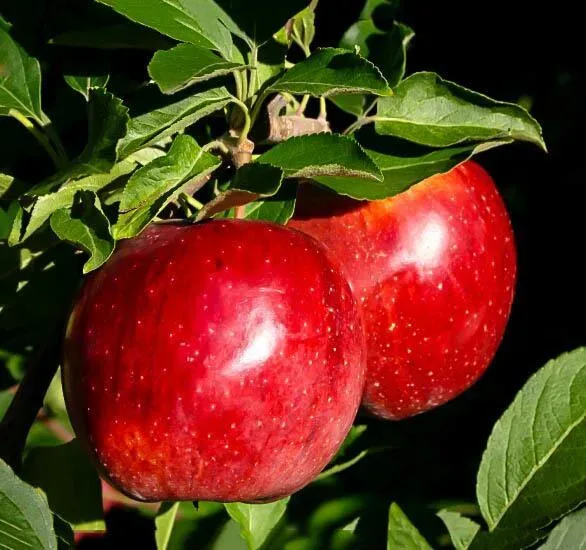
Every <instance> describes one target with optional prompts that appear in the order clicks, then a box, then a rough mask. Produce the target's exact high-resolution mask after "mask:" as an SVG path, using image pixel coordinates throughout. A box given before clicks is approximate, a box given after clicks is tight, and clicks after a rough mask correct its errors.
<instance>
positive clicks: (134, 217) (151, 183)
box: [113, 135, 221, 239]
mask: <svg viewBox="0 0 586 550" xmlns="http://www.w3.org/2000/svg"><path fill="white" fill-rule="evenodd" d="M220 164H221V162H220V160H219V159H218V158H216V157H214V156H212V155H210V154H209V153H206V152H205V151H203V150H202V149H201V147H200V146H199V145H198V144H197V143H196V142H195V140H194V139H193V138H192V137H190V136H187V135H180V136H177V137H176V138H175V141H174V142H173V144H172V145H171V148H170V149H169V151H168V153H167V154H166V155H165V156H162V157H159V158H157V159H155V160H153V161H152V162H150V163H149V164H147V165H146V166H143V167H142V168H139V169H138V170H137V171H136V172H135V173H134V174H133V175H132V177H131V178H130V179H129V180H128V183H127V184H126V187H125V188H124V192H123V194H122V198H121V201H120V216H119V218H118V221H117V223H116V225H115V226H114V228H113V229H114V236H115V237H116V239H127V238H130V237H133V236H134V235H137V234H138V233H140V232H141V231H142V230H143V229H144V228H145V227H146V226H147V225H148V224H149V223H150V222H151V220H153V218H154V217H155V216H156V215H157V214H158V213H159V212H160V211H161V210H162V209H163V208H164V207H165V206H166V205H167V204H168V203H169V202H170V201H171V200H173V198H174V197H175V196H177V195H178V194H179V193H180V192H181V189H182V187H183V186H184V185H185V184H187V183H190V182H191V181H192V180H195V181H199V182H200V185H203V184H204V183H205V181H206V176H207V175H209V174H210V173H211V172H213V171H214V170H215V169H216V168H217V167H218V166H219V165H220Z"/></svg>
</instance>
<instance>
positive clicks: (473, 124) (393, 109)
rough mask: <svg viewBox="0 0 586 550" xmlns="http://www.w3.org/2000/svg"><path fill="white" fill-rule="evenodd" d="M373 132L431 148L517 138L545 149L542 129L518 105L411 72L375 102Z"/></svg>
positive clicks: (437, 77) (431, 75)
mask: <svg viewBox="0 0 586 550" xmlns="http://www.w3.org/2000/svg"><path fill="white" fill-rule="evenodd" d="M375 124H376V131H377V132H378V133H379V134H383V135H393V136H397V137H401V138H403V139H407V140H409V141H412V142H415V143H419V144H421V145H429V146H431V147H446V146H449V145H455V144H458V143H464V142H467V141H490V140H503V139H516V140H520V141H528V142H530V143H535V144H537V145H539V146H540V147H541V148H542V149H544V150H545V144H544V142H543V138H542V135H541V128H540V126H539V124H538V123H537V122H536V121H535V119H534V118H533V117H532V116H531V115H530V114H529V113H528V112H527V111H526V110H525V109H523V108H522V107H520V106H519V105H515V104H513V103H505V102H503V101H495V100H494V99H490V98H489V97H487V96H485V95H482V94H479V93H477V92H473V91H470V90H467V89H466V88H463V87H462V86H458V85H457V84H454V83H452V82H448V81H447V80H443V79H442V78H440V77H439V76H437V75H436V74H434V73H415V74H413V75H411V76H410V77H409V78H406V79H405V80H404V81H403V82H401V84H399V86H397V88H396V89H395V95H394V96H393V97H387V98H384V99H380V100H379V101H378V112H377V114H376V117H375Z"/></svg>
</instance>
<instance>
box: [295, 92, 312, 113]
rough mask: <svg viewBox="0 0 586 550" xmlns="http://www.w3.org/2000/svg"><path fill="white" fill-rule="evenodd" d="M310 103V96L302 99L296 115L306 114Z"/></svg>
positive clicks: (306, 95) (307, 95)
mask: <svg viewBox="0 0 586 550" xmlns="http://www.w3.org/2000/svg"><path fill="white" fill-rule="evenodd" d="M308 103H309V94H305V95H304V96H303V97H302V98H301V103H300V104H299V107H298V108H297V113H296V114H297V115H302V114H303V113H304V112H305V109H306V107H307V104H308Z"/></svg>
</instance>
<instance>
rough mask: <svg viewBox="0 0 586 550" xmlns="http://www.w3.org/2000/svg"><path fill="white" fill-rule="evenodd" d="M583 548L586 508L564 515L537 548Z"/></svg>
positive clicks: (543, 549)
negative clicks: (543, 542)
mask: <svg viewBox="0 0 586 550" xmlns="http://www.w3.org/2000/svg"><path fill="white" fill-rule="evenodd" d="M573 548H575V549H576V550H583V549H584V548H586V508H582V509H581V510H578V511H577V512H574V513H572V514H570V515H568V516H566V517H565V518H564V519H562V521H560V522H559V523H558V524H557V525H556V527H555V528H554V530H553V531H552V532H551V533H550V535H549V537H548V538H547V541H546V542H545V544H542V545H541V546H540V547H539V550H565V549H567V550H570V549H573Z"/></svg>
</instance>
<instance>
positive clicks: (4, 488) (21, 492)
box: [0, 459, 57, 550]
mask: <svg viewBox="0 0 586 550" xmlns="http://www.w3.org/2000/svg"><path fill="white" fill-rule="evenodd" d="M0 543H1V544H2V545H3V546H5V547H6V548H9V549H11V548H27V547H28V548H35V549H37V548H38V549H42V550H57V539H56V538H55V532H54V530H53V517H52V515H51V510H49V506H48V505H47V502H46V500H45V499H44V498H43V497H42V496H41V495H40V494H39V493H37V492H36V491H35V490H34V489H33V488H32V487H31V486H29V485H27V484H26V483H25V482H24V481H21V480H20V479H19V478H18V477H16V475H15V474H14V473H13V471H12V470H11V469H10V467H9V466H8V465H7V464H6V463H5V462H4V461H3V460H1V459H0ZM17 545H18V546H17Z"/></svg>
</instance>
